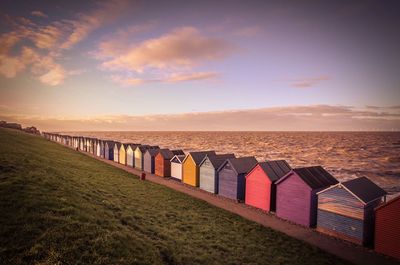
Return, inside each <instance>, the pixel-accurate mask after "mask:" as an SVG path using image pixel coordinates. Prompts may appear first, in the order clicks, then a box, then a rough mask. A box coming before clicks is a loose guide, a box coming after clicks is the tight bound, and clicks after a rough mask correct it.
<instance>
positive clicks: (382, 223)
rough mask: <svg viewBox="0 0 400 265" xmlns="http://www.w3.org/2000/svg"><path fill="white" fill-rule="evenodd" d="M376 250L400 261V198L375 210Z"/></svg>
mask: <svg viewBox="0 0 400 265" xmlns="http://www.w3.org/2000/svg"><path fill="white" fill-rule="evenodd" d="M375 250H376V251H377V252H379V253H382V254H385V255H388V256H392V257H394V258H397V259H399V260H400V196H398V197H396V198H394V199H392V200H390V201H388V202H387V203H385V204H384V205H382V206H380V207H378V208H376V210H375Z"/></svg>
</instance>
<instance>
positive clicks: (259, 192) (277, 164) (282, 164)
mask: <svg viewBox="0 0 400 265" xmlns="http://www.w3.org/2000/svg"><path fill="white" fill-rule="evenodd" d="M291 170H292V168H291V167H290V166H289V164H288V163H287V162H286V161H285V160H275V161H266V162H260V163H258V164H257V165H256V166H255V167H254V168H253V169H252V170H250V172H249V173H248V174H247V175H246V193H245V203H246V204H248V205H251V206H253V207H256V208H259V209H262V210H264V211H268V212H269V211H275V208H276V184H275V183H276V182H277V181H278V180H279V179H280V178H282V177H284V176H286V174H288V173H289V172H290V171H291Z"/></svg>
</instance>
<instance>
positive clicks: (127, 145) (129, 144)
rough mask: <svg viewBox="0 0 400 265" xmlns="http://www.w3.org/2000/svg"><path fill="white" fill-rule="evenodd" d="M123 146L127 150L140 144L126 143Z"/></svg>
mask: <svg viewBox="0 0 400 265" xmlns="http://www.w3.org/2000/svg"><path fill="white" fill-rule="evenodd" d="M123 145H124V148H125V149H127V148H128V147H129V146H132V147H135V148H136V147H137V146H138V144H134V143H124V144H123Z"/></svg>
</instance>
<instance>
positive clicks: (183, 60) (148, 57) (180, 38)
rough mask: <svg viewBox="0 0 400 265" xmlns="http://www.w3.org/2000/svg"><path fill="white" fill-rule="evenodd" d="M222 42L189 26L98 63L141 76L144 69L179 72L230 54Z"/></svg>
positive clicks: (109, 68) (107, 67)
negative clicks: (177, 70)
mask: <svg viewBox="0 0 400 265" xmlns="http://www.w3.org/2000/svg"><path fill="white" fill-rule="evenodd" d="M230 48H231V47H230V45H229V44H227V43H226V42H225V41H223V40H221V39H218V38H212V37H205V36H203V35H201V34H200V32H199V31H198V30H197V29H195V28H192V27H184V28H179V29H176V30H174V31H172V32H170V33H168V34H165V35H163V36H161V37H159V38H155V39H150V40H146V41H144V42H142V43H139V44H137V45H134V46H133V47H131V48H130V49H128V50H127V51H125V52H124V53H123V54H120V55H119V56H116V57H114V58H112V59H111V60H108V61H105V62H103V63H102V67H103V68H104V69H108V70H129V71H135V72H138V73H141V72H143V71H145V70H146V69H152V68H153V69H177V68H178V69H181V68H187V67H193V66H195V65H196V64H198V63H199V62H201V61H205V60H215V59H221V58H224V57H225V56H226V55H227V53H228V52H229V51H230Z"/></svg>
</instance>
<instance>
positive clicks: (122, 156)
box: [118, 143, 129, 165]
mask: <svg viewBox="0 0 400 265" xmlns="http://www.w3.org/2000/svg"><path fill="white" fill-rule="evenodd" d="M128 146H129V144H126V143H125V144H121V146H120V147H119V161H118V162H119V163H120V164H122V165H126V148H128Z"/></svg>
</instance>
